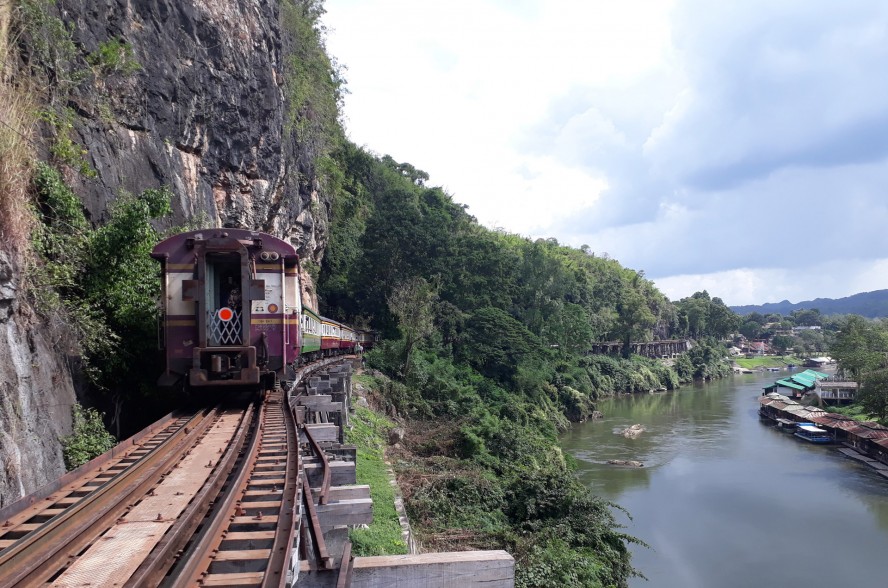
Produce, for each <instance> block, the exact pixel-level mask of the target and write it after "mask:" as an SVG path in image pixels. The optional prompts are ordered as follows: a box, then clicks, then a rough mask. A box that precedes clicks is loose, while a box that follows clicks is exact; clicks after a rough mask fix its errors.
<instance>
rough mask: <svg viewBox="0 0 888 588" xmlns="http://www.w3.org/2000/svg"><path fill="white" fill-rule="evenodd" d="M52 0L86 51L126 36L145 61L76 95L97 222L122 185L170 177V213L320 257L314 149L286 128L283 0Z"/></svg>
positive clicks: (82, 184) (133, 188) (322, 220)
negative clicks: (251, 232)
mask: <svg viewBox="0 0 888 588" xmlns="http://www.w3.org/2000/svg"><path fill="white" fill-rule="evenodd" d="M57 4H58V7H59V10H60V14H61V15H62V18H63V20H65V21H66V22H69V23H71V24H72V25H73V28H74V40H75V41H76V42H77V43H78V44H79V45H80V46H82V48H83V50H84V51H87V52H94V51H96V50H97V49H98V48H99V46H100V44H101V43H107V42H108V41H109V40H114V39H121V40H124V41H125V42H127V43H129V44H130V46H131V47H132V49H133V58H134V59H135V60H136V61H137V62H138V63H139V65H140V66H141V68H140V69H139V70H138V71H136V72H134V73H125V72H119V73H112V74H109V75H106V76H104V77H103V78H102V79H101V80H100V81H99V80H97V81H96V82H95V84H93V86H92V87H86V88H84V87H80V88H78V90H76V91H75V93H74V96H73V97H72V99H71V103H72V104H73V107H74V109H75V111H76V112H77V114H78V115H79V116H78V117H77V119H76V120H75V129H76V132H77V133H78V134H79V139H80V141H79V142H80V143H81V144H83V145H85V146H86V147H87V149H88V155H87V160H88V161H89V163H91V164H92V165H93V167H94V168H95V170H96V172H97V173H98V176H97V178H95V179H93V180H90V179H80V180H79V181H78V182H77V184H78V185H76V186H75V191H76V192H77V193H78V194H80V195H81V196H82V198H83V201H84V205H85V206H86V208H87V210H88V211H89V213H90V215H91V217H92V218H93V220H99V219H101V218H102V217H103V216H104V215H105V214H106V211H107V209H108V205H109V203H110V201H112V200H113V199H114V198H116V197H117V195H118V194H119V193H120V192H121V191H122V190H125V191H128V192H131V193H139V192H141V191H143V190H145V189H146V188H156V187H159V186H162V185H168V186H170V187H171V188H172V189H173V192H174V193H175V195H176V199H175V201H174V202H173V208H174V217H175V218H174V221H176V222H179V223H181V222H182V221H186V220H196V221H197V222H198V223H199V224H204V225H206V224H208V225H214V226H230V227H239V228H254V229H258V230H262V231H265V232H268V233H272V234H275V235H277V236H280V237H285V238H286V237H289V238H290V239H291V240H292V242H293V244H294V245H295V246H296V248H297V250H298V251H299V253H300V255H301V256H302V257H303V259H309V260H312V261H315V262H318V261H319V260H320V256H321V255H322V253H323V249H324V246H325V245H326V240H327V209H328V206H327V203H325V202H322V201H321V198H320V196H319V194H318V190H317V186H316V185H315V182H314V181H313V180H311V179H310V178H312V177H313V173H312V166H313V165H314V157H315V153H313V152H312V149H311V148H310V147H309V146H306V145H300V144H298V142H297V141H296V140H295V138H294V136H293V134H292V133H290V132H289V131H288V130H287V128H288V126H289V125H288V124H287V112H286V103H285V102H286V99H285V95H284V91H283V88H284V81H283V76H282V72H283V69H284V67H283V64H282V60H283V59H284V44H285V43H286V42H288V41H287V39H286V38H285V37H286V35H285V33H284V32H282V28H281V22H280V16H281V15H280V11H281V8H280V3H279V2H276V1H274V0H227V1H217V0H89V1H86V0H60V1H59V2H58V3H57ZM307 178H308V179H307Z"/></svg>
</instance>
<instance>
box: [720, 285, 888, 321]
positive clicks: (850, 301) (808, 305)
mask: <svg viewBox="0 0 888 588" xmlns="http://www.w3.org/2000/svg"><path fill="white" fill-rule="evenodd" d="M815 308H816V309H818V310H820V312H821V313H822V314H859V315H861V316H865V317H868V318H878V317H888V290H874V291H873V292H861V293H860V294H854V295H853V296H846V297H844V298H836V299H833V298H815V299H814V300H806V301H804V302H796V303H792V302H790V301H789V300H784V301H783V302H767V303H765V304H760V305H755V304H748V305H745V306H732V307H731V310H733V311H734V312H736V313H737V314H741V315H746V314H749V313H752V312H760V313H762V314H770V313H777V314H782V315H788V314H790V313H791V312H792V311H794V310H803V309H815Z"/></svg>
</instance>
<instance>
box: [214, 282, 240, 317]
mask: <svg viewBox="0 0 888 588" xmlns="http://www.w3.org/2000/svg"><path fill="white" fill-rule="evenodd" d="M221 294H222V296H220V298H221V300H220V301H219V302H220V306H227V307H228V308H230V309H231V310H233V311H235V312H237V313H238V314H240V311H241V291H240V288H238V285H237V282H236V281H235V279H234V276H231V275H229V276H226V277H225V278H224V279H223V280H222V292H221Z"/></svg>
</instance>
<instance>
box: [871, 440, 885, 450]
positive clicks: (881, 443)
mask: <svg viewBox="0 0 888 588" xmlns="http://www.w3.org/2000/svg"><path fill="white" fill-rule="evenodd" d="M873 443H875V444H876V445H878V446H880V447H884V448H885V449H888V438H886V439H873Z"/></svg>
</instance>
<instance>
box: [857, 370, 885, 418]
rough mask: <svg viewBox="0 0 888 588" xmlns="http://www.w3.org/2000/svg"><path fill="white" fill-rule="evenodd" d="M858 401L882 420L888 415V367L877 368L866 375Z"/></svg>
mask: <svg viewBox="0 0 888 588" xmlns="http://www.w3.org/2000/svg"><path fill="white" fill-rule="evenodd" d="M857 402H859V403H860V404H861V405H863V407H864V408H865V409H866V410H867V411H869V412H871V413H873V414H875V415H876V416H878V417H879V419H880V420H885V417H888V369H880V370H876V371H873V372H870V373H868V374H867V375H866V376H864V378H863V386H862V387H860V390H859V392H858V394H857Z"/></svg>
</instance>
